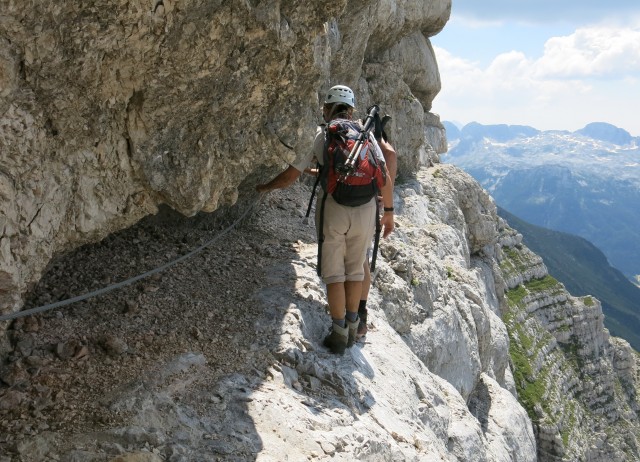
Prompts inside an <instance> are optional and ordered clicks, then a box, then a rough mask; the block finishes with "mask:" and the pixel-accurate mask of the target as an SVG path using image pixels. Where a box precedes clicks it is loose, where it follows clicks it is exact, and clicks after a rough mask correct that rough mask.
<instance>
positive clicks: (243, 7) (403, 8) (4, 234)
mask: <svg viewBox="0 0 640 462" xmlns="http://www.w3.org/2000/svg"><path fill="white" fill-rule="evenodd" d="M450 7H451V2H450V0H431V1H428V2H424V1H418V0H409V1H400V2H397V1H392V0H369V1H366V0H365V1H359V2H355V3H354V2H347V1H346V0H338V1H334V2H330V3H327V2H297V1H288V0H270V1H247V2H225V1H220V0H217V1H215V0H214V1H210V0H206V1H205V0H187V1H180V2H178V1H175V0H159V1H150V0H107V1H102V2H95V1H88V2H82V3H78V2H44V3H43V2H37V1H29V0H27V1H20V2H15V1H11V0H1V1H0V10H2V17H1V18H0V96H1V99H0V114H2V115H1V119H0V153H1V154H0V155H1V156H2V158H1V162H0V211H1V213H0V306H2V308H1V310H2V312H4V313H7V312H11V311H15V310H16V309H19V307H20V306H21V303H22V300H21V296H22V294H23V293H24V292H25V291H26V290H27V289H28V288H29V286H30V285H31V284H33V283H34V282H35V281H37V280H38V278H39V276H40V274H41V272H42V270H43V268H44V267H45V266H46V265H47V263H48V262H49V260H50V259H51V258H52V257H53V256H55V255H58V254H60V253H62V252H65V251H67V250H69V249H72V248H74V247H77V246H78V245H80V244H82V243H86V242H90V241H96V240H99V239H101V238H103V237H104V236H106V235H108V234H109V233H111V232H113V231H116V230H118V229H122V228H125V227H127V226H130V225H131V224H133V223H135V222H136V221H138V220H139V219H140V218H141V217H143V216H145V215H148V214H150V213H153V212H155V211H156V209H157V206H158V205H159V204H168V205H170V206H171V207H172V208H173V209H175V210H177V211H179V212H181V213H183V214H185V215H193V214H195V213H196V212H199V211H213V210H216V209H218V208H219V207H220V206H222V205H228V204H233V203H234V202H235V201H236V200H237V198H238V196H239V195H240V194H243V193H246V192H247V191H250V190H251V189H252V185H253V184H255V183H256V182H257V180H259V179H264V178H265V177H266V176H268V175H269V174H270V173H273V172H275V171H276V169H280V168H282V167H283V166H284V165H286V162H289V161H291V160H292V159H293V158H294V157H295V155H296V153H299V152H302V151H306V150H308V149H309V148H310V143H311V139H312V135H313V131H314V129H315V126H316V124H317V123H319V122H320V120H319V119H320V111H319V107H320V104H321V103H322V101H321V99H320V98H321V96H320V97H319V95H322V93H324V92H325V91H326V90H327V89H328V88H329V87H330V86H331V85H332V84H336V83H343V84H347V85H350V86H352V88H354V90H355V91H356V92H357V95H358V100H359V101H358V107H359V108H360V109H361V111H360V114H361V115H362V114H364V109H365V108H366V107H367V106H368V105H369V104H372V103H377V104H379V105H381V107H382V108H383V110H384V111H385V112H387V113H389V114H391V115H393V117H394V121H393V123H392V124H391V125H390V127H389V134H390V136H391V137H392V138H393V141H394V144H395V146H396V148H397V149H398V152H399V154H400V169H401V172H403V173H409V172H410V170H411V169H415V168H416V167H417V166H418V165H419V164H420V163H421V162H422V163H428V162H430V159H433V158H436V157H437V153H436V151H437V150H442V149H443V145H444V142H443V140H444V131H443V129H442V126H441V125H440V122H439V120H438V117H437V116H435V115H433V114H430V113H429V112H428V111H429V110H430V108H431V101H432V100H433V98H434V97H435V95H436V94H437V92H438V91H439V89H440V79H439V74H438V70H437V65H436V62H435V58H434V54H433V50H432V48H431V45H430V42H429V37H430V36H432V35H434V34H436V33H437V32H439V31H440V30H441V29H442V28H443V27H444V25H445V23H446V21H447V20H448V17H449V13H450ZM425 123H426V125H425ZM243 185H244V186H243Z"/></svg>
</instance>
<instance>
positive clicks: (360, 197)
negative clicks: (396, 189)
mask: <svg viewBox="0 0 640 462" xmlns="http://www.w3.org/2000/svg"><path fill="white" fill-rule="evenodd" d="M363 131H364V128H363V127H362V125H361V124H360V123H359V122H358V121H354V120H349V119H334V120H332V121H331V122H330V123H329V124H328V125H327V127H326V129H325V145H324V159H323V161H324V164H323V166H322V168H321V171H320V177H321V178H320V181H321V183H322V188H323V189H324V190H325V192H327V193H328V194H331V195H332V196H333V198H334V200H335V201H336V202H337V203H338V204H340V205H346V206H349V207H357V206H359V205H363V204H366V203H367V202H369V201H370V200H371V199H373V198H374V197H375V196H376V195H378V194H379V192H380V190H381V189H382V187H383V186H384V185H385V183H386V180H387V179H386V174H385V173H386V172H385V170H384V169H382V168H381V166H380V165H379V162H378V159H376V155H375V152H374V146H373V144H372V143H371V141H370V140H369V134H368V133H364V136H363ZM358 139H361V140H362V143H361V145H360V146H358V147H357V149H359V152H357V153H356V154H357V156H356V157H355V158H353V159H352V163H351V164H348V163H347V159H349V155H350V154H351V153H352V151H353V149H354V146H356V145H357V144H358Z"/></svg>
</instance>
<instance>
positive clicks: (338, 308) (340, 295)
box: [327, 282, 347, 319]
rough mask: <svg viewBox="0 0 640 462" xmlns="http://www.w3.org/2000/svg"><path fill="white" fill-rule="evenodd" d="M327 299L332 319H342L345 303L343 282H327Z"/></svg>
mask: <svg viewBox="0 0 640 462" xmlns="http://www.w3.org/2000/svg"><path fill="white" fill-rule="evenodd" d="M327 301H328V302H329V312H330V313H331V317H332V318H333V319H344V316H345V306H346V305H347V300H346V294H345V285H344V282H333V283H331V284H327Z"/></svg>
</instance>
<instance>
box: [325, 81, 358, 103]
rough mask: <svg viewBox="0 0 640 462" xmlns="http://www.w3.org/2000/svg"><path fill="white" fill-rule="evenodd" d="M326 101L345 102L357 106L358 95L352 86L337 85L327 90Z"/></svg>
mask: <svg viewBox="0 0 640 462" xmlns="http://www.w3.org/2000/svg"><path fill="white" fill-rule="evenodd" d="M324 103H325V104H332V103H344V104H347V105H349V106H351V107H356V96H355V95H354V94H353V90H352V89H351V88H349V87H345V86H344V85H335V86H333V87H331V88H330V89H329V91H328V92H327V98H326V99H325V101H324Z"/></svg>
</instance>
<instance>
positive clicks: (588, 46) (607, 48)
mask: <svg viewBox="0 0 640 462" xmlns="http://www.w3.org/2000/svg"><path fill="white" fill-rule="evenodd" d="M535 73H536V75H537V76H538V77H540V78H554V77H557V78H567V77H568V78H584V77H597V78H613V79H620V78H624V77H628V76H634V75H635V76H638V75H640V28H635V29H632V28H613V27H604V26H602V27H589V28H581V29H578V30H577V31H575V32H574V33H573V34H571V35H569V36H566V37H554V38H551V39H549V40H548V41H547V43H546V44H545V47H544V56H543V57H542V58H541V59H539V60H538V61H537V62H536V64H535Z"/></svg>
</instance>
